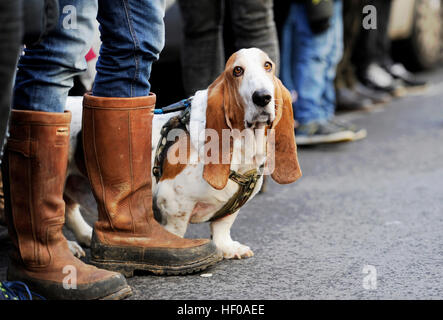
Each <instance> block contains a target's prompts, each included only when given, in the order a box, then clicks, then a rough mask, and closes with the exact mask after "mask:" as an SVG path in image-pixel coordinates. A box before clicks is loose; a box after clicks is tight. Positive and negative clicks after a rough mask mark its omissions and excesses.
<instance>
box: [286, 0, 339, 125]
mask: <svg viewBox="0 0 443 320" xmlns="http://www.w3.org/2000/svg"><path fill="white" fill-rule="evenodd" d="M291 19H293V22H294V24H295V29H294V30H295V32H294V35H293V43H292V50H294V60H293V61H292V75H293V83H294V87H295V89H296V90H297V93H298V100H297V102H296V107H295V118H296V120H297V121H298V122H299V123H300V124H306V123H309V122H314V121H315V122H325V121H327V115H326V114H325V112H324V110H323V108H322V105H323V95H324V91H325V85H326V84H325V79H326V77H325V75H326V72H327V70H328V54H329V53H330V52H331V47H332V45H333V44H332V42H333V38H332V37H331V36H330V32H329V31H327V32H323V33H321V34H313V33H312V31H311V28H310V26H309V23H308V19H307V15H306V8H305V6H304V5H303V4H298V3H296V4H293V5H292V8H291Z"/></svg>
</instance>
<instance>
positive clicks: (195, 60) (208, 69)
mask: <svg viewBox="0 0 443 320" xmlns="http://www.w3.org/2000/svg"><path fill="white" fill-rule="evenodd" d="M178 3H179V5H180V10H181V14H182V17H183V24H184V25H183V32H184V39H183V44H182V52H181V60H182V73H183V85H184V88H185V92H186V94H187V95H188V96H191V95H193V94H194V93H195V92H196V91H197V90H201V89H205V88H207V87H208V86H209V84H210V83H211V82H212V81H214V80H215V79H216V78H217V77H218V75H219V74H220V73H221V72H222V71H223V68H224V63H225V61H224V60H225V54H224V49H223V48H224V46H223V36H222V31H223V16H224V5H223V1H222V0H209V1H208V0H179V1H178Z"/></svg>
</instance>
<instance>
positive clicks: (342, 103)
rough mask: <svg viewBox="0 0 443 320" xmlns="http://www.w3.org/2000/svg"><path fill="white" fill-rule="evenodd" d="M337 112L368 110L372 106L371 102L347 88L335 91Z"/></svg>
mask: <svg viewBox="0 0 443 320" xmlns="http://www.w3.org/2000/svg"><path fill="white" fill-rule="evenodd" d="M336 97H337V110H344V111H359V110H368V109H370V108H371V107H372V106H373V104H374V103H373V101H372V100H371V99H369V98H367V97H364V96H362V95H361V94H359V93H358V92H357V91H355V90H352V89H349V88H338V89H337V90H336Z"/></svg>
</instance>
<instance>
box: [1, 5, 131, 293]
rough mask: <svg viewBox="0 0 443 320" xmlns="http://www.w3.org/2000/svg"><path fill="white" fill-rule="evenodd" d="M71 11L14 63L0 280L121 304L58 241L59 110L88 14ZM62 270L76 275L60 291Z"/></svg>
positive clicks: (62, 172) (113, 287)
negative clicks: (6, 248)
mask: <svg viewBox="0 0 443 320" xmlns="http://www.w3.org/2000/svg"><path fill="white" fill-rule="evenodd" d="M71 4H72V2H69V3H68V1H64V0H61V1H60V12H61V16H60V20H59V23H58V25H57V26H56V28H55V29H54V30H53V31H51V32H50V33H49V34H48V36H47V37H46V38H45V39H44V40H43V42H41V43H40V44H38V45H32V46H29V47H28V48H27V49H26V55H25V56H23V57H22V58H21V59H20V64H19V71H18V74H17V80H16V86H15V89H16V90H15V106H14V107H15V109H13V110H12V113H11V120H10V130H9V132H10V137H9V139H8V143H7V145H6V148H5V155H4V158H3V163H2V178H3V181H4V184H3V185H4V193H5V214H6V218H7V219H6V220H7V223H8V230H9V235H10V237H11V239H12V243H13V250H12V252H11V255H10V264H9V266H8V275H7V277H8V280H15V281H17V280H18V281H22V282H24V283H26V284H28V285H29V286H30V287H31V288H32V289H33V290H34V291H36V292H38V293H40V294H42V295H43V296H45V297H46V298H50V299H100V298H107V297H113V298H115V299H118V298H124V297H126V296H127V295H128V294H130V293H131V289H130V287H129V286H128V285H127V283H126V280H125V279H124V277H123V276H122V275H121V274H118V273H115V272H109V271H106V270H101V269H97V268H96V267H93V266H91V265H87V264H85V263H83V262H82V261H81V260H79V259H77V258H75V257H74V256H73V254H72V253H71V252H70V250H69V247H68V243H67V240H66V238H65V237H64V235H63V233H62V228H63V224H64V216H65V212H64V211H65V210H64V209H65V203H64V201H63V187H64V182H65V178H66V170H67V164H68V150H69V125H70V121H71V114H70V113H69V112H63V109H64V104H65V101H66V97H67V93H68V90H69V89H70V86H72V77H73V76H74V75H75V74H77V73H78V72H80V71H81V70H82V68H83V67H84V66H85V62H84V53H86V52H87V49H88V42H87V41H86V40H84V38H86V39H87V37H88V31H89V30H90V26H92V21H93V19H94V17H95V13H94V10H95V8H96V4H95V5H94V1H90V0H78V1H76V2H74V5H71ZM68 5H69V6H70V7H69V8H70V10H71V12H72V11H75V12H76V13H77V14H76V18H77V21H76V22H73V21H72V20H71V23H75V25H73V24H69V23H67V22H66V20H65V18H66V15H64V14H63V12H64V10H66V8H67V7H66V6H68ZM91 10H92V12H91ZM19 108H21V109H26V110H18V109H19ZM36 110H38V111H36ZM42 111H44V112H42ZM67 267H68V268H69V270H71V271H70V272H75V274H76V278H75V279H73V281H75V283H71V284H73V285H76V290H67V289H66V283H65V279H66V270H67Z"/></svg>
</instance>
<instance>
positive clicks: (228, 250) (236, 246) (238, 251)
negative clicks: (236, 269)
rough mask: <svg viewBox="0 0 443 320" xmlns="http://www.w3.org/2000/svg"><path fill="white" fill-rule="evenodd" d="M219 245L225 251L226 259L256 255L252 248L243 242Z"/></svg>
mask: <svg viewBox="0 0 443 320" xmlns="http://www.w3.org/2000/svg"><path fill="white" fill-rule="evenodd" d="M217 247H218V248H219V249H220V250H221V251H222V252H223V257H224V258H225V259H242V258H250V257H252V256H253V255H254V252H253V251H252V250H251V248H249V247H248V246H245V245H243V244H241V243H240V242H238V241H231V242H229V243H223V244H221V245H217Z"/></svg>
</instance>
